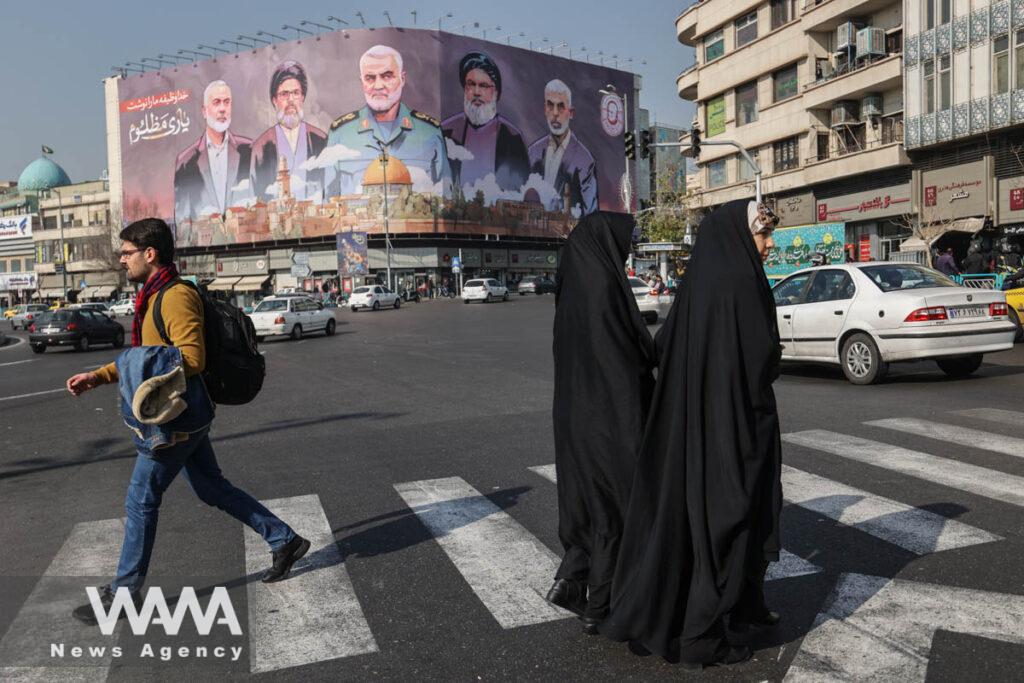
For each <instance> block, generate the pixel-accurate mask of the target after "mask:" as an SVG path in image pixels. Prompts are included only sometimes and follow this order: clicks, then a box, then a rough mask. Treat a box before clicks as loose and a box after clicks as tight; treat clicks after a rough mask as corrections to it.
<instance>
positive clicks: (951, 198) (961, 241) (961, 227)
mask: <svg viewBox="0 0 1024 683" xmlns="http://www.w3.org/2000/svg"><path fill="white" fill-rule="evenodd" d="M915 176H917V177H918V179H919V180H918V182H919V183H920V186H919V187H920V190H919V192H920V194H919V195H918V197H919V205H920V208H921V213H920V217H921V225H922V229H921V232H922V237H923V239H924V241H925V242H926V243H927V244H928V246H929V247H930V248H932V249H933V250H939V251H941V250H943V249H945V248H947V247H949V248H952V249H953V255H954V257H955V258H956V259H957V260H962V259H963V258H964V257H966V256H967V251H968V249H969V248H971V246H972V245H973V246H975V247H977V248H981V247H980V245H979V240H983V241H989V242H991V240H992V236H993V231H992V229H991V226H992V224H993V217H994V216H995V211H994V210H993V208H994V207H993V202H992V201H991V197H992V194H993V193H992V184H993V177H994V173H993V160H992V157H985V158H983V159H980V160H978V161H975V162H971V163H968V164H960V165H957V166H950V167H947V168H940V169H935V170H931V171H922V172H915ZM983 231H984V233H985V234H984V235H982V232H983ZM990 248H991V246H990V245H989V246H986V247H984V250H988V249H990Z"/></svg>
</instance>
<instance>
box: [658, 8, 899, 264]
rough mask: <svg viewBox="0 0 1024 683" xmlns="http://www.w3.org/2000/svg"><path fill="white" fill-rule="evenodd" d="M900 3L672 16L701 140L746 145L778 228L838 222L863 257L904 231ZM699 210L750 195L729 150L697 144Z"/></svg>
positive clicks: (884, 250)
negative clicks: (691, 55) (689, 61)
mask: <svg viewBox="0 0 1024 683" xmlns="http://www.w3.org/2000/svg"><path fill="white" fill-rule="evenodd" d="M903 16H904V12H903V2H902V1H901V0H704V1H703V2H696V3H695V4H693V5H691V6H690V7H688V8H687V9H686V10H685V11H684V12H683V13H682V14H681V15H680V16H679V17H678V18H677V20H676V32H677V37H678V39H679V41H680V42H682V43H683V44H685V45H689V46H692V47H693V48H694V49H695V51H696V63H695V64H694V65H693V66H691V67H690V68H688V69H687V70H685V71H684V72H683V73H681V74H680V75H679V77H678V79H677V88H678V92H679V95H680V97H682V98H683V99H687V100H692V101H694V102H695V103H696V104H697V123H698V125H699V126H700V128H701V129H702V130H703V131H704V135H703V137H704V140H705V141H706V142H715V141H718V140H734V141H736V142H739V143H741V144H742V145H744V146H745V147H746V148H747V149H748V150H749V151H750V152H751V154H752V155H753V156H754V157H755V158H756V159H757V161H758V164H759V165H760V166H761V168H762V171H763V191H764V193H765V195H766V197H768V198H769V199H770V200H771V201H773V202H774V204H775V207H776V211H777V212H778V213H779V214H780V216H781V218H782V221H783V223H782V225H784V226H795V225H809V224H817V223H830V224H831V223H844V224H845V228H846V238H847V242H848V243H856V244H858V247H859V248H858V249H857V253H858V255H860V257H862V258H886V257H887V256H888V254H889V253H890V252H891V251H893V250H896V249H898V246H899V244H900V242H901V241H902V240H903V239H905V238H906V237H907V236H908V235H909V234H910V231H909V230H908V229H906V228H905V227H904V224H905V223H906V220H905V218H904V216H905V215H906V214H910V213H911V212H912V206H913V203H912V184H911V179H912V171H911V165H910V158H909V157H908V155H907V152H906V150H905V148H904V145H903V136H904V135H903V100H904V89H903V64H902V58H901V57H902V52H903V30H904V29H903ZM698 166H699V176H700V183H699V185H700V187H699V189H698V190H696V191H695V196H696V201H697V202H698V204H699V206H701V207H705V208H710V207H714V206H718V205H721V204H723V203H725V202H727V201H730V200H732V199H738V198H743V197H752V196H753V194H754V182H753V181H754V174H753V170H752V168H751V167H750V165H749V164H747V163H746V162H745V161H744V160H743V159H742V157H740V156H739V155H738V154H737V152H736V150H735V149H734V148H732V147H727V146H714V145H709V144H705V145H703V146H702V150H701V155H700V159H699V160H698Z"/></svg>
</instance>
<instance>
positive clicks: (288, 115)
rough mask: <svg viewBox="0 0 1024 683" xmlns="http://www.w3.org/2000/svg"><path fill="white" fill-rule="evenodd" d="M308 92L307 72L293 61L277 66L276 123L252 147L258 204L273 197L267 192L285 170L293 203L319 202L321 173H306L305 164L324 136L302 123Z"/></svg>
mask: <svg viewBox="0 0 1024 683" xmlns="http://www.w3.org/2000/svg"><path fill="white" fill-rule="evenodd" d="M308 91H309V79H308V78H307V77H306V70H305V69H304V68H303V66H302V65H301V64H299V63H298V62H295V61H287V62H284V63H283V64H281V65H280V66H278V67H277V68H276V69H275V70H274V73H273V75H272V76H271V77H270V101H271V102H272V103H273V105H274V110H275V111H276V113H277V122H276V123H275V124H274V125H273V126H271V127H270V128H268V129H267V130H266V131H265V132H264V133H263V134H262V135H260V136H259V137H258V138H256V141H255V142H253V145H252V152H253V153H252V169H251V173H250V176H251V179H252V188H253V192H254V194H255V195H256V197H257V198H259V199H260V200H261V201H266V200H268V199H273V198H274V197H275V196H276V195H275V194H271V193H270V192H268V188H269V187H270V186H271V185H273V184H274V183H275V182H276V180H277V174H278V171H279V170H281V168H286V169H287V171H288V173H289V174H290V175H291V183H290V186H291V193H292V195H293V196H294V197H295V199H298V200H302V199H321V198H322V196H323V189H324V170H323V168H317V169H312V170H308V171H307V170H306V169H305V168H303V166H304V164H305V163H306V162H307V161H308V160H309V159H312V158H314V157H316V156H318V155H319V154H320V152H322V151H323V149H324V146H325V145H326V144H327V134H326V133H325V132H324V131H322V130H320V129H319V128H317V127H316V126H314V125H311V124H309V123H307V122H306V121H305V120H304V116H305V114H304V111H303V106H304V105H305V102H306V94H307V92H308Z"/></svg>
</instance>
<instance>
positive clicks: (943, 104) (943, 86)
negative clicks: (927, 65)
mask: <svg viewBox="0 0 1024 683" xmlns="http://www.w3.org/2000/svg"><path fill="white" fill-rule="evenodd" d="M951 63H952V59H951V58H950V56H949V55H946V56H945V57H939V98H938V99H939V110H940V111H942V110H946V109H949V108H950V107H951V106H953V91H952V82H951V80H950V68H951Z"/></svg>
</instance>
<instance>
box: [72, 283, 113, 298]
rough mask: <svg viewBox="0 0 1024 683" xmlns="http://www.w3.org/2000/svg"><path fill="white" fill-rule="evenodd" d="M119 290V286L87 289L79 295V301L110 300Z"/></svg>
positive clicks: (98, 286) (99, 286) (100, 286)
mask: <svg viewBox="0 0 1024 683" xmlns="http://www.w3.org/2000/svg"><path fill="white" fill-rule="evenodd" d="M115 289H117V285H96V286H94V287H86V288H85V289H83V290H82V291H81V292H79V293H78V298H79V299H109V298H110V295H111V294H113V293H114V290H115Z"/></svg>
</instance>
